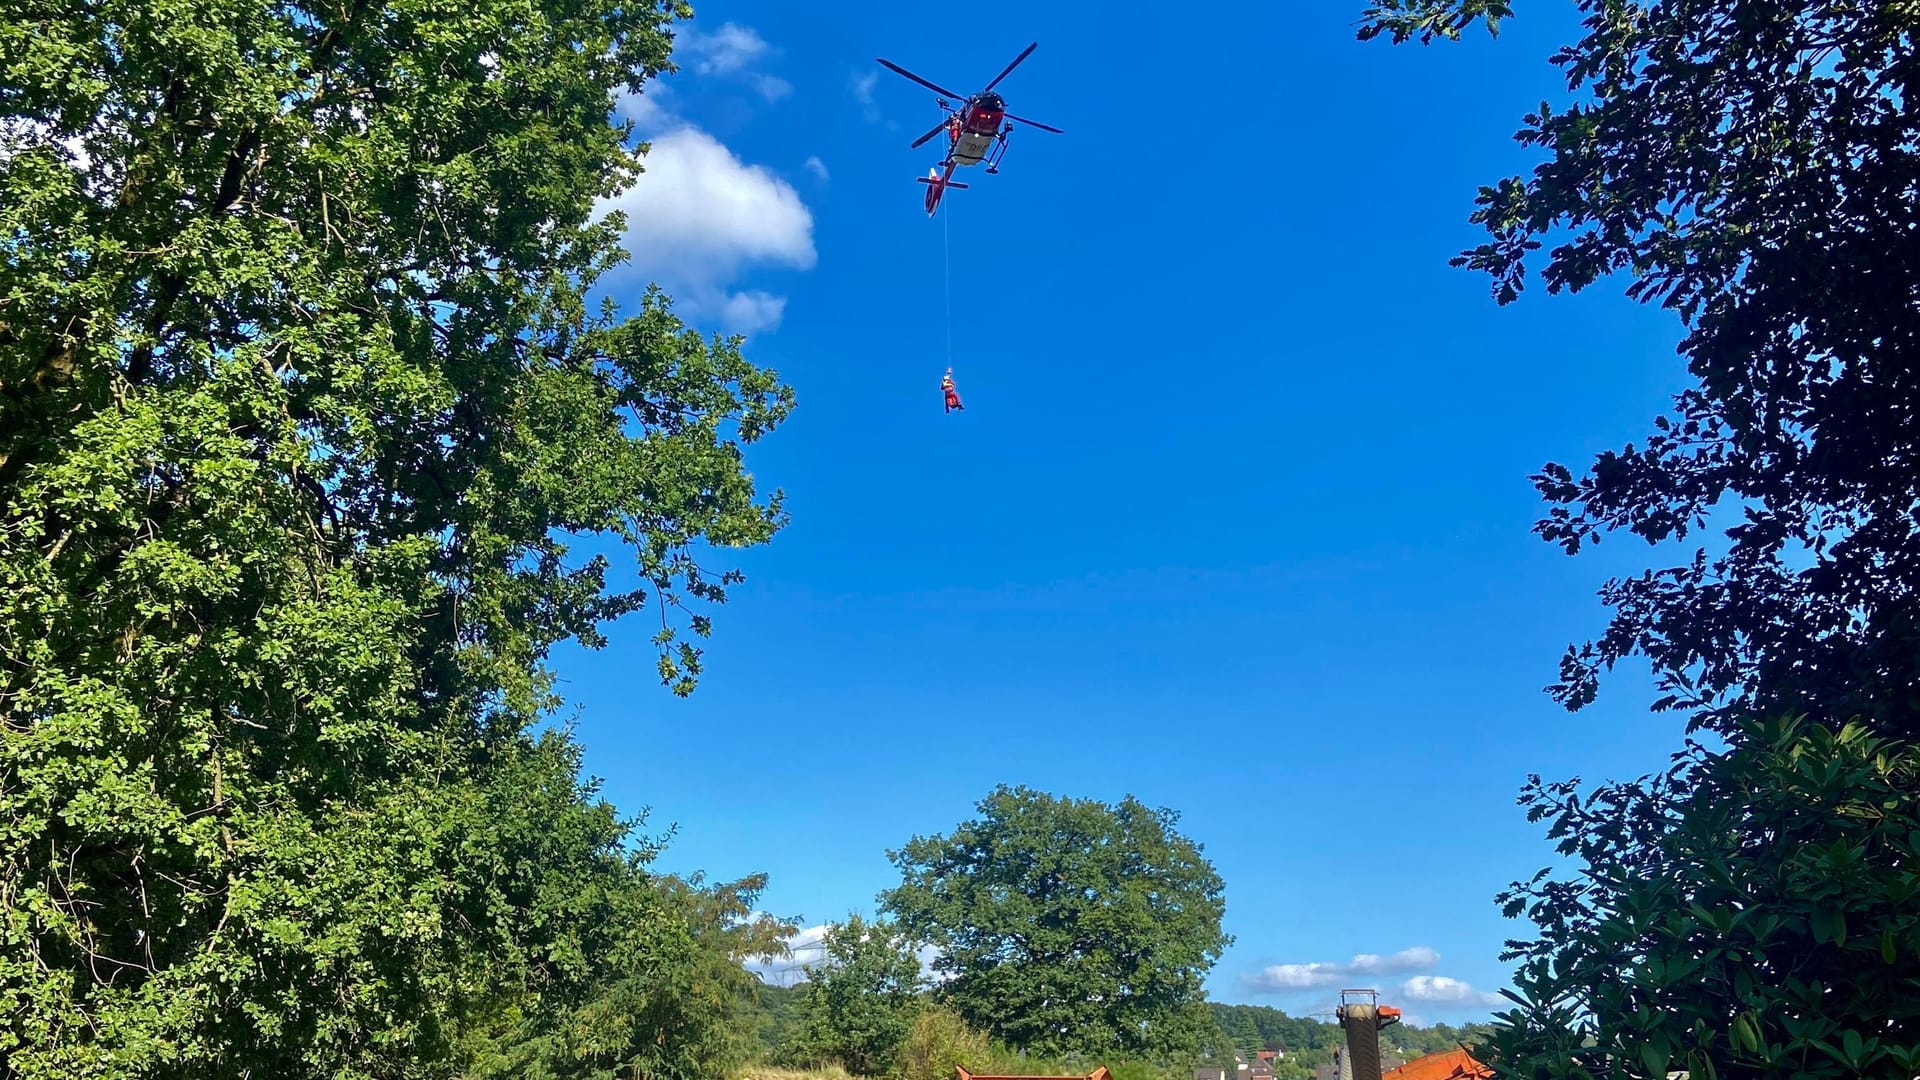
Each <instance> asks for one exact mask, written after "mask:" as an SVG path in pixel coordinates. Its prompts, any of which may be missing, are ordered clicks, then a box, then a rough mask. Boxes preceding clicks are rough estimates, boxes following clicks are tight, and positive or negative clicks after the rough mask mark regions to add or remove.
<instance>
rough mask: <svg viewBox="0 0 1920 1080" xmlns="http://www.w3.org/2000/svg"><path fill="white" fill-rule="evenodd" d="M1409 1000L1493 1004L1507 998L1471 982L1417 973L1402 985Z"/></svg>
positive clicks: (1436, 1003)
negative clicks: (1477, 988)
mask: <svg viewBox="0 0 1920 1080" xmlns="http://www.w3.org/2000/svg"><path fill="white" fill-rule="evenodd" d="M1400 994H1401V996H1402V997H1404V998H1406V999H1407V1000H1408V1001H1424V1002H1428V1003H1430V1004H1434V1005H1493V1004H1496V1003H1498V1002H1500V1001H1503V1000H1505V999H1504V998H1502V997H1501V996H1500V995H1499V994H1489V993H1486V992H1484V991H1480V990H1475V989H1474V988H1473V986H1472V985H1471V984H1469V983H1466V982H1463V981H1461V980H1460V979H1453V978H1448V977H1447V976H1445V975H1415V976H1414V977H1413V978H1411V979H1408V980H1407V981H1406V982H1405V983H1404V984H1402V985H1401V987H1400Z"/></svg>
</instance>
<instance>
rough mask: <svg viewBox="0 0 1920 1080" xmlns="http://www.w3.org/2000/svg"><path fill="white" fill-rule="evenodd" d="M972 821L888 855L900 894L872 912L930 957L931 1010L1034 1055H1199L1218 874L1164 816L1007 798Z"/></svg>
mask: <svg viewBox="0 0 1920 1080" xmlns="http://www.w3.org/2000/svg"><path fill="white" fill-rule="evenodd" d="M978 810H979V812H980V816H979V817H978V818H976V819H974V820H972V821H968V822H965V823H963V824H961V825H960V826H959V827H958V828H957V829H955V830H954V832H953V833H952V834H951V835H948V836H943V837H918V838H915V839H914V840H912V841H911V842H909V843H908V844H907V845H906V846H905V847H904V848H902V849H900V850H899V851H895V852H891V853H889V854H890V857H891V858H892V860H893V862H894V864H895V865H896V866H898V867H899V868H900V870H901V873H902V880H901V883H900V885H899V886H898V887H897V888H894V889H891V890H888V891H887V892H886V893H884V894H883V895H882V898H881V899H882V902H883V903H884V904H885V906H886V907H887V909H888V910H889V911H891V912H892V913H893V914H894V916H895V917H896V918H897V919H898V920H899V923H900V926H901V927H902V928H903V929H904V930H905V931H906V932H907V934H908V935H909V936H911V937H913V938H914V939H916V940H918V941H921V942H925V943H928V944H932V945H933V946H935V947H936V948H937V949H938V950H939V956H938V958H937V959H936V960H935V961H934V962H933V967H934V969H935V970H936V971H938V972H941V973H943V974H945V975H946V976H948V977H949V978H948V979H947V981H945V982H944V983H942V984H941V986H940V988H939V993H940V994H941V996H942V997H944V998H945V1000H946V1001H947V1002H949V1003H950V1004H951V1005H952V1006H953V1007H954V1008H955V1010H956V1011H958V1012H959V1013H960V1014H961V1015H962V1016H964V1017H965V1018H966V1019H967V1020H968V1021H969V1022H971V1023H973V1024H975V1025H977V1026H979V1027H982V1028H985V1029H986V1030H987V1031H989V1032H991V1033H992V1034H994V1035H995V1036H997V1037H999V1038H1001V1039H1003V1040H1005V1041H1007V1042H1008V1043H1010V1044H1012V1045H1014V1046H1016V1047H1019V1048H1021V1049H1024V1050H1029V1051H1033V1052H1036V1053H1041V1054H1062V1053H1065V1054H1074V1053H1117V1054H1129V1055H1140V1056H1146V1057H1158V1056H1164V1055H1168V1054H1173V1053H1190V1052H1193V1051H1195V1050H1197V1049H1198V1047H1199V1044H1200V1042H1201V1040H1202V1038H1203V1037H1204V1036H1205V1035H1206V1034H1208V1033H1210V1032H1211V1031H1212V1030H1213V1021H1212V1017H1211V1014H1210V1013H1209V1012H1208V1011H1207V1007H1206V1004H1205V995H1204V993H1203V991H1202V989H1201V985H1200V984H1201V980H1202V979H1203V978H1204V977H1205V975H1206V973H1207V971H1208V969H1209V968H1211V967H1212V966H1213V963H1214V961H1216V960H1217V959H1219V957H1220V953H1221V951H1222V950H1223V949H1225V948H1226V946H1227V945H1228V943H1229V941H1230V939H1229V938H1228V937H1227V935H1226V934H1224V933H1222V932H1221V929H1220V919H1221V916H1222V915H1223V914H1224V912H1225V902H1224V900H1223V899H1222V890H1223V887H1224V886H1223V884H1222V882H1221V880H1220V875H1219V874H1218V873H1216V872H1215V871H1214V869H1213V866H1212V864H1211V863H1209V862H1208V861H1207V860H1206V859H1205V858H1204V857H1203V856H1202V854H1201V849H1200V846H1199V845H1197V844H1195V843H1193V842H1192V841H1191V840H1188V839H1187V838H1186V837H1184V836H1181V835H1180V834H1179V833H1178V832H1176V831H1174V824H1175V822H1176V821H1177V820H1178V815H1176V814H1175V813H1174V812H1173V811H1171V810H1166V809H1160V810H1154V809H1149V808H1148V807H1147V806H1145V805H1143V804H1142V803H1140V802H1139V801H1138V800H1136V799H1134V798H1132V797H1131V796H1129V797H1128V798H1126V799H1125V800H1123V801H1122V802H1120V803H1119V804H1117V805H1108V804H1105V803H1100V802H1097V801H1094V800H1089V799H1069V798H1057V797H1055V796H1052V795H1048V794H1045V793H1042V792H1037V791H1032V790H1030V789H1027V788H1008V787H1001V788H999V789H997V790H995V791H994V792H993V793H992V794H991V795H989V796H987V798H986V799H984V800H982V801H981V802H980V803H979V804H978Z"/></svg>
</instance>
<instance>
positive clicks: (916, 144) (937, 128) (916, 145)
mask: <svg viewBox="0 0 1920 1080" xmlns="http://www.w3.org/2000/svg"><path fill="white" fill-rule="evenodd" d="M946 127H947V122H946V121H945V120H942V121H940V122H939V123H937V124H935V125H933V130H932V131H929V132H927V133H926V134H925V135H922V136H920V137H919V138H917V139H915V140H913V145H912V146H910V147H908V149H909V150H918V149H920V147H921V146H923V145H925V143H926V141H927V140H928V139H931V138H933V137H934V136H935V135H938V134H940V133H941V132H942V131H945V130H946Z"/></svg>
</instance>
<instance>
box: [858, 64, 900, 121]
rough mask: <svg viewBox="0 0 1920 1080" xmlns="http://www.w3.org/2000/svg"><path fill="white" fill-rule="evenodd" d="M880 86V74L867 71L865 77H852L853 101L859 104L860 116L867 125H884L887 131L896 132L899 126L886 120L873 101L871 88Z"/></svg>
mask: <svg viewBox="0 0 1920 1080" xmlns="http://www.w3.org/2000/svg"><path fill="white" fill-rule="evenodd" d="M878 85H880V73H879V72H877V71H869V72H867V73H866V74H865V75H855V76H854V77H853V100H855V101H857V102H859V103H860V115H861V116H864V117H866V120H867V123H869V124H884V125H886V128H887V130H888V131H898V130H899V129H900V125H899V124H897V123H894V122H893V121H892V120H889V119H887V118H886V114H885V113H882V112H881V111H880V106H879V105H878V104H877V103H876V102H875V101H874V100H873V88H874V87H876V86H878Z"/></svg>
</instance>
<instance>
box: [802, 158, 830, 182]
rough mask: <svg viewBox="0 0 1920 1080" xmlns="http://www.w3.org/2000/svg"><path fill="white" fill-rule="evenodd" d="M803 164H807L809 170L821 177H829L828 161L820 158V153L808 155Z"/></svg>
mask: <svg viewBox="0 0 1920 1080" xmlns="http://www.w3.org/2000/svg"><path fill="white" fill-rule="evenodd" d="M801 164H803V165H805V166H806V169H807V171H808V172H810V173H812V174H813V175H815V176H817V177H819V178H820V179H821V180H825V179H826V178H827V163H826V162H824V161H821V160H820V155H819V154H814V155H812V156H810V157H808V158H807V160H806V161H804V162H802V163H801Z"/></svg>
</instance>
